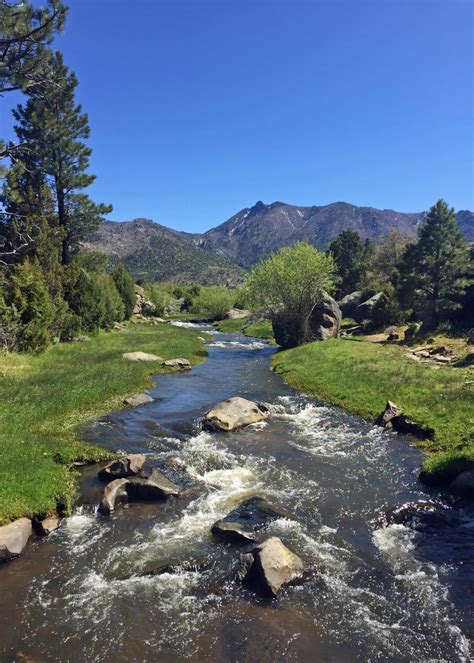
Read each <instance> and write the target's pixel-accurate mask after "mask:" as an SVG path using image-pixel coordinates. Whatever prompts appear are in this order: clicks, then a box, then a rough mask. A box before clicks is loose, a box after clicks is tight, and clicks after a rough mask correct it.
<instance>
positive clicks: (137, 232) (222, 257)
mask: <svg viewBox="0 0 474 663" xmlns="http://www.w3.org/2000/svg"><path fill="white" fill-rule="evenodd" d="M425 216H426V212H415V213H406V212H395V211H394V210H386V209H384V210H379V209H375V208H373V207H357V206H355V205H350V204H349V203H342V202H340V203H332V204H331V205H323V206H319V207H317V206H313V207H302V206H296V205H288V204H286V203H281V202H274V203H271V204H270V205H265V204H264V203H262V202H261V201H259V202H257V203H256V204H255V205H254V206H253V207H247V208H245V209H243V210H241V211H240V212H238V213H237V214H235V215H234V216H232V217H231V218H230V219H229V220H228V221H225V223H223V224H221V225H219V226H217V227H216V228H212V229H211V230H208V231H207V232H206V233H204V234H191V233H184V232H178V231H177V230H172V229H170V228H166V227H165V226H162V225H160V224H159V223H154V222H153V221H150V220H148V219H135V220H134V221H125V222H120V223H118V222H112V221H108V222H106V223H104V224H103V226H102V227H101V229H100V230H99V232H98V233H97V235H95V236H94V237H92V238H91V239H90V240H89V242H87V243H86V244H85V248H88V249H90V250H97V251H102V252H104V253H107V254H108V255H109V256H110V257H111V260H112V262H117V261H118V260H123V261H124V263H125V265H126V266H127V267H128V269H129V270H130V272H131V273H132V274H133V275H134V276H135V277H136V278H145V279H149V280H157V281H158V280H167V279H173V280H174V281H177V282H179V283H191V282H200V283H203V284H213V283H219V284H223V285H226V284H227V285H236V284H238V283H240V282H241V281H242V278H243V274H244V269H248V268H249V267H251V266H252V265H254V264H255V263H257V262H258V261H259V260H261V259H262V258H264V257H265V256H267V255H269V254H270V253H272V251H275V250H278V249H279V248H281V247H282V246H285V245H288V244H292V243H294V242H296V241H298V240H306V241H308V242H311V244H314V245H315V246H317V247H318V248H320V249H326V248H327V247H328V246H329V244H330V243H331V242H332V240H333V239H335V238H336V237H337V236H338V235H339V234H340V233H341V232H342V231H343V230H347V229H348V228H350V229H352V230H356V231H357V232H358V233H359V235H360V236H361V237H362V238H363V239H366V238H368V239H371V240H372V241H374V242H378V241H380V240H381V239H382V238H383V237H386V236H387V235H388V234H389V233H390V231H392V230H394V229H398V230H400V232H401V233H402V234H403V235H406V236H407V237H414V236H415V235H416V231H417V228H418V225H419V224H420V222H421V221H422V220H423V219H424V218H425ZM457 219H458V223H459V226H460V228H461V230H462V232H463V233H464V235H465V237H466V238H467V239H468V240H469V241H471V242H474V213H473V212H470V211H467V210H462V211H460V212H458V213H457Z"/></svg>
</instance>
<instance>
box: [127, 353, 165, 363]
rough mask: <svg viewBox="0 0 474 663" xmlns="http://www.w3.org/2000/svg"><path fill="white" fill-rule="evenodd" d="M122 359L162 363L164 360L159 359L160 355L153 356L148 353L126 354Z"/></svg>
mask: <svg viewBox="0 0 474 663" xmlns="http://www.w3.org/2000/svg"><path fill="white" fill-rule="evenodd" d="M122 357H123V358H124V359H128V360H129V361H161V362H163V359H162V358H161V357H158V355H152V354H150V353H148V352H124V354H123V355H122Z"/></svg>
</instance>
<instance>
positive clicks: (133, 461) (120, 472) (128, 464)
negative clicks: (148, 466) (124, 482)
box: [98, 454, 146, 480]
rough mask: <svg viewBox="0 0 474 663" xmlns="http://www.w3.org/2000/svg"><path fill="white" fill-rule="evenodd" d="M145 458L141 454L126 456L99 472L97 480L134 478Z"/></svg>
mask: <svg viewBox="0 0 474 663" xmlns="http://www.w3.org/2000/svg"><path fill="white" fill-rule="evenodd" d="M145 460H146V458H145V456H144V455H143V454H128V455H127V456H123V457H122V458H118V459H117V460H113V461H112V462H111V463H109V464H108V465H106V466H105V467H103V468H102V469H101V470H100V471H99V474H98V476H99V479H105V480H110V479H126V478H127V477H131V476H134V475H136V474H138V473H139V472H141V470H142V468H143V465H144V464H145Z"/></svg>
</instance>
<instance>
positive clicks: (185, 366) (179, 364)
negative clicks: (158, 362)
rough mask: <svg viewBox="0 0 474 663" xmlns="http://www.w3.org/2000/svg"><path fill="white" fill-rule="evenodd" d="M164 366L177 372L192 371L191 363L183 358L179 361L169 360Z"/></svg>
mask: <svg viewBox="0 0 474 663" xmlns="http://www.w3.org/2000/svg"><path fill="white" fill-rule="evenodd" d="M163 364H164V365H165V366H167V367H168V368H173V369H174V370H177V371H190V370H191V368H192V366H191V362H190V361H188V360H187V359H183V358H181V357H179V358H177V359H167V360H166V361H165V362H163Z"/></svg>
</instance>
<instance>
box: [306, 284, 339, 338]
mask: <svg viewBox="0 0 474 663" xmlns="http://www.w3.org/2000/svg"><path fill="white" fill-rule="evenodd" d="M341 319H342V313H341V309H340V308H339V306H338V305H337V302H336V300H335V299H333V298H332V297H330V296H329V295H325V296H324V299H323V300H322V301H321V302H320V303H319V304H318V305H317V306H315V308H314V309H313V312H312V313H311V317H310V319H309V327H310V331H309V334H310V336H309V340H321V341H325V340H326V339H328V338H334V337H336V336H338V335H339V331H340V329H341Z"/></svg>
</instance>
